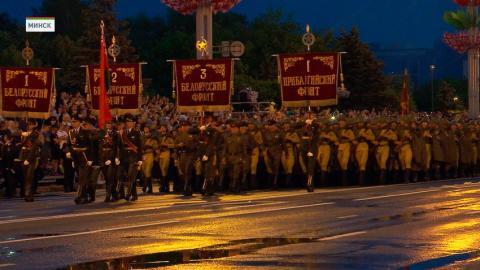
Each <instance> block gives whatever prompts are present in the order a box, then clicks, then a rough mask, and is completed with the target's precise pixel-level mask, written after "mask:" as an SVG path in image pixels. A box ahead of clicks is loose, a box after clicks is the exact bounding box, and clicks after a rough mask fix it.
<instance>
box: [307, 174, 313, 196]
mask: <svg viewBox="0 0 480 270" xmlns="http://www.w3.org/2000/svg"><path fill="white" fill-rule="evenodd" d="M313 190H314V187H313V175H308V176H307V191H308V192H313Z"/></svg>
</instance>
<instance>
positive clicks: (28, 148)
mask: <svg viewBox="0 0 480 270" xmlns="http://www.w3.org/2000/svg"><path fill="white" fill-rule="evenodd" d="M30 149H32V148H31V147H26V146H23V147H22V150H30Z"/></svg>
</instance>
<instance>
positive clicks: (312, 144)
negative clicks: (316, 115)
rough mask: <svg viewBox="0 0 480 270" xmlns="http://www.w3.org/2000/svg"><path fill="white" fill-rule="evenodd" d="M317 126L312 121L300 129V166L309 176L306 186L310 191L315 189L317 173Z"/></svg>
mask: <svg viewBox="0 0 480 270" xmlns="http://www.w3.org/2000/svg"><path fill="white" fill-rule="evenodd" d="M316 132H317V131H316V129H315V126H314V125H312V124H311V123H308V124H306V125H305V126H304V127H303V128H302V129H301V130H300V131H299V139H300V142H299V144H300V153H299V163H300V167H301V168H302V171H303V173H304V174H305V175H306V177H307V179H306V180H307V181H306V187H307V191H308V192H313V191H314V188H315V186H314V179H313V177H314V175H315V163H316V159H315V157H316V156H317V154H318V153H317V151H318V147H317V141H316V137H317V136H315V133H316Z"/></svg>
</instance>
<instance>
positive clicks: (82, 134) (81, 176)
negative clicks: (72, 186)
mask: <svg viewBox="0 0 480 270" xmlns="http://www.w3.org/2000/svg"><path fill="white" fill-rule="evenodd" d="M76 121H78V119H76ZM90 148H91V145H90V134H89V132H88V131H87V130H86V129H84V128H82V127H78V128H73V129H71V130H70V131H69V132H68V152H67V154H66V155H67V157H72V159H73V166H74V168H75V170H76V172H77V176H78V185H77V193H76V195H75V203H76V204H83V203H87V202H88V197H87V196H88V194H87V188H88V180H89V179H88V176H89V168H88V166H92V165H93V164H92V163H90V162H91V161H90V160H89V159H88V157H87V151H90V150H91V149H90Z"/></svg>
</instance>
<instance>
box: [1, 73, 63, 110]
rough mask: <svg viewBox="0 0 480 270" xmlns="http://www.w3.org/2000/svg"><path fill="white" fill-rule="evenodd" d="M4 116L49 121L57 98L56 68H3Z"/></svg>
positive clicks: (2, 107) (2, 106)
mask: <svg viewBox="0 0 480 270" xmlns="http://www.w3.org/2000/svg"><path fill="white" fill-rule="evenodd" d="M0 91H1V96H0V110H1V114H2V116H3V117H30V118H48V117H49V116H50V109H51V105H52V102H54V98H55V69H53V68H31V67H12V68H0Z"/></svg>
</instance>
